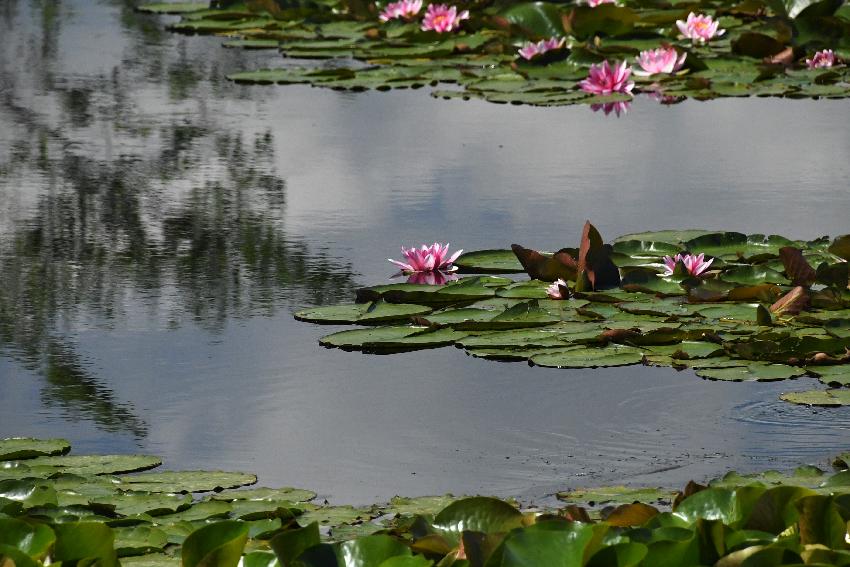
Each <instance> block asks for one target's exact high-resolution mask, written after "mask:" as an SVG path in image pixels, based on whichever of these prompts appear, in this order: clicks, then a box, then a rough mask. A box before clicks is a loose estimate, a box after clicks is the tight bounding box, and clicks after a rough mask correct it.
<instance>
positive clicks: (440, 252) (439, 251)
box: [388, 242, 463, 274]
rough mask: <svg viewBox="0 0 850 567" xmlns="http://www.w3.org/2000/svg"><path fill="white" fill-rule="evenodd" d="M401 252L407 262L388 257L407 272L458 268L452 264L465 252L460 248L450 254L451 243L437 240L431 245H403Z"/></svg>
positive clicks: (447, 270) (446, 270) (445, 270)
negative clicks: (407, 246)
mask: <svg viewBox="0 0 850 567" xmlns="http://www.w3.org/2000/svg"><path fill="white" fill-rule="evenodd" d="M401 253H402V255H404V257H405V258H406V259H407V262H399V261H398V260H393V259H392V258H388V260H389V261H390V262H392V263H393V264H395V265H396V266H398V267H399V268H401V271H402V272H403V273H406V274H411V273H414V272H433V271H435V270H440V271H443V272H451V271H453V270H455V269H456V268H455V267H454V266H452V262H454V261H455V260H457V258H458V257H459V256H460V255H461V254H462V253H463V250H462V249H461V250H458V251H457V252H455V253H454V254H452V255H451V256H449V244H448V243H446V244H440V243H439V242H435V243H434V244H431V245H430V246H428V245H425V244H423V245H422V246H421V247H420V248H416V247H415V246H414V247H412V248H405V247H404V246H402V247H401Z"/></svg>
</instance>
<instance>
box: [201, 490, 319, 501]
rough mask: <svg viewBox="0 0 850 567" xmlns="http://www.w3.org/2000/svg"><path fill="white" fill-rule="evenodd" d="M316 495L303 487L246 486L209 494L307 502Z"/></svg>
mask: <svg viewBox="0 0 850 567" xmlns="http://www.w3.org/2000/svg"><path fill="white" fill-rule="evenodd" d="M315 497H316V493H315V492H313V491H312V490H304V489H303V488H292V487H288V486H285V487H283V488H265V487H259V488H248V489H241V490H224V491H222V492H218V493H216V494H213V495H212V496H210V498H212V499H213V500H227V501H233V500H285V501H287V502H309V501H310V500H313V499H314V498H315Z"/></svg>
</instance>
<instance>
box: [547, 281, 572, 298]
mask: <svg viewBox="0 0 850 567" xmlns="http://www.w3.org/2000/svg"><path fill="white" fill-rule="evenodd" d="M546 295H548V296H549V299H566V298H567V297H568V296H569V288H568V287H567V282H565V281H564V280H562V279H560V278H558V279H557V280H555V281H554V282H552V285H550V286H549V287H547V288H546Z"/></svg>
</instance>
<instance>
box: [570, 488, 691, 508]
mask: <svg viewBox="0 0 850 567" xmlns="http://www.w3.org/2000/svg"><path fill="white" fill-rule="evenodd" d="M556 496H557V497H558V500H563V501H565V502H580V503H586V504H589V505H590V506H595V505H599V504H631V503H633V502H643V503H644V504H665V503H666V504H669V503H671V502H672V501H673V499H674V498H675V496H676V491H674V490H665V489H663V488H648V487H632V486H604V487H599V488H576V489H573V490H566V491H563V492H558V493H557V494H556Z"/></svg>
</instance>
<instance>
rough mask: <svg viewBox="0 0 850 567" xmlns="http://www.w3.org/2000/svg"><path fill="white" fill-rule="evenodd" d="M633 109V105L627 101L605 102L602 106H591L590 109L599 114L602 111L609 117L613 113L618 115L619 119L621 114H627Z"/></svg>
mask: <svg viewBox="0 0 850 567" xmlns="http://www.w3.org/2000/svg"><path fill="white" fill-rule="evenodd" d="M631 107H632V103H630V102H629V101H627V100H618V101H616V102H603V103H602V104H591V105H590V109H591V110H592V111H593V112H599V111H600V110H601V111H602V112H604V113H605V116H608V115H609V114H611V113H612V112H613V113H614V114H616V115H617V118H619V117H620V115H621V114H627V113H628V112H629V109H630V108H631Z"/></svg>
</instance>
